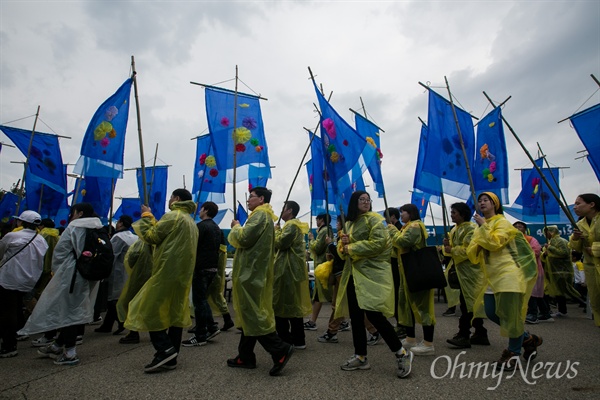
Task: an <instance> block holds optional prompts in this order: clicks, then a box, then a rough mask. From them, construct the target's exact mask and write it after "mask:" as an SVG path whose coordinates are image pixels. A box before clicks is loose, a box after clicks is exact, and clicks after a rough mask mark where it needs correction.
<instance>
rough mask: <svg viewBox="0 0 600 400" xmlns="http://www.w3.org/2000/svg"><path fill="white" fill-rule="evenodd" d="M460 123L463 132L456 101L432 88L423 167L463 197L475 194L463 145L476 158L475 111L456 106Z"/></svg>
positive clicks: (451, 192)
mask: <svg viewBox="0 0 600 400" xmlns="http://www.w3.org/2000/svg"><path fill="white" fill-rule="evenodd" d="M454 109H455V110H456V117H457V119H458V125H459V127H460V134H461V135H460V136H459V134H458V130H457V128H456V120H455V118H454V113H453V111H452V105H451V104H450V102H449V101H448V100H446V99H444V98H443V97H442V96H440V95H439V94H437V93H436V92H434V91H433V90H431V89H429V110H428V116H427V126H428V127H429V134H428V140H427V149H426V151H425V158H424V159H423V171H425V172H429V173H431V174H434V175H437V176H439V178H440V179H441V181H442V189H443V192H444V193H445V194H449V195H451V196H454V197H458V198H459V199H467V198H469V197H470V196H471V186H470V181H469V175H468V173H467V166H466V163H465V157H464V155H463V150H462V146H461V137H462V142H463V144H464V147H465V152H466V155H467V157H466V159H467V160H468V162H471V161H472V160H473V156H474V154H475V130H474V128H473V120H472V117H471V115H470V114H469V113H468V112H466V111H464V110H462V109H460V108H459V107H457V106H454Z"/></svg>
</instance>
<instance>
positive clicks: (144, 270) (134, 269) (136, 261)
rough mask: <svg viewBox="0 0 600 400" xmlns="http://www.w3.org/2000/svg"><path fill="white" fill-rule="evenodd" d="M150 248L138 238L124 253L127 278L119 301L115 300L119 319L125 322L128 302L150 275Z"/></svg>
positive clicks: (150, 246)
mask: <svg viewBox="0 0 600 400" xmlns="http://www.w3.org/2000/svg"><path fill="white" fill-rule="evenodd" d="M152 248H153V246H152V245H149V244H148V243H146V242H144V241H143V240H141V239H138V240H136V241H135V242H134V243H133V244H132V245H131V246H129V249H127V253H125V271H127V276H128V277H129V278H128V279H127V282H125V286H124V287H123V291H122V292H121V296H120V297H119V301H117V315H118V317H119V321H122V322H125V320H126V319H127V310H128V309H129V302H130V301H131V300H132V299H133V298H134V297H135V295H136V294H137V293H138V292H139V291H140V289H141V288H142V286H144V284H145V283H146V281H147V280H148V279H150V276H151V275H152Z"/></svg>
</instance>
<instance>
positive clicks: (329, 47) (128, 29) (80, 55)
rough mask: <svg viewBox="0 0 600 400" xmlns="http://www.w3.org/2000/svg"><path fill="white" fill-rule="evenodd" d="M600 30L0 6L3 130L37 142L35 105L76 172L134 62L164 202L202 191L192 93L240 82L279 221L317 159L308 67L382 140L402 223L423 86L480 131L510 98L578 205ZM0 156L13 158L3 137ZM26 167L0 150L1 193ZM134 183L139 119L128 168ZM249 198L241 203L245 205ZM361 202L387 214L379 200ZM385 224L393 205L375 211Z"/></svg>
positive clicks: (542, 20) (323, 14)
mask: <svg viewBox="0 0 600 400" xmlns="http://www.w3.org/2000/svg"><path fill="white" fill-rule="evenodd" d="M599 21H600V1H598V0H593V1H579V0H569V1H327V2H323V1H252V2H249V1H248V2H247V1H226V0H219V1H168V2H167V1H151V2H147V1H146V2H143V1H27V0H19V1H8V0H1V1H0V80H1V81H0V84H1V91H0V123H2V124H7V123H9V125H11V126H15V127H19V128H24V129H31V128H32V126H33V121H34V118H33V115H34V114H35V112H36V109H37V106H38V105H40V106H41V112H40V119H41V122H39V123H38V128H37V130H39V131H42V132H49V133H56V134H59V135H64V136H70V137H71V138H72V139H71V140H65V139H62V140H61V148H62V154H63V161H64V162H66V163H75V162H76V161H77V159H78V158H79V150H80V147H81V142H82V139H83V134H84V132H85V130H86V128H87V125H88V123H89V121H90V119H91V117H92V115H93V114H94V112H95V111H96V109H97V108H98V106H99V105H100V104H101V103H102V102H103V101H104V100H106V98H108V97H109V96H110V95H111V94H112V93H114V92H115V90H116V89H117V88H118V87H119V86H120V85H121V84H122V83H123V81H125V79H127V78H128V77H129V74H130V63H131V56H132V55H134V56H135V61H136V69H137V72H138V86H139V97H140V106H141V123H142V132H143V141H144V150H145V158H146V163H147V165H148V164H149V165H151V164H152V162H153V160H152V159H153V157H154V152H155V148H156V144H157V143H158V145H159V148H158V158H159V161H158V164H168V165H172V167H171V168H170V169H169V184H168V186H169V187H168V189H169V191H172V190H174V189H176V188H177V187H182V186H183V179H184V178H183V177H184V176H185V182H186V186H187V188H188V189H191V186H192V175H193V163H194V158H195V142H193V141H191V140H190V139H191V138H193V137H195V136H197V135H199V134H201V133H206V128H207V122H206V115H205V104H204V91H203V89H202V88H201V87H199V86H194V85H191V84H190V81H195V82H201V83H206V84H219V85H220V86H222V87H225V88H229V89H233V88H234V82H233V79H234V77H235V67H236V65H237V66H238V68H239V78H240V79H241V81H242V82H243V84H242V83H240V85H239V90H240V91H243V92H247V93H253V92H254V93H258V94H260V95H262V96H263V97H266V98H267V99H268V101H264V102H262V112H263V121H264V126H265V133H266V137H267V143H268V146H269V156H270V161H271V165H273V166H276V168H274V169H273V177H272V180H271V181H270V182H269V187H270V188H271V189H272V190H273V199H272V201H271V203H272V204H273V206H274V208H275V209H276V210H277V211H279V210H280V209H281V205H282V202H283V201H284V200H285V196H286V194H287V192H288V190H289V188H290V184H291V182H292V179H293V177H294V174H295V173H296V169H297V168H298V165H299V163H300V161H301V158H302V155H303V153H304V150H305V148H306V146H307V144H308V140H307V135H306V133H305V131H304V129H303V128H304V127H307V128H310V129H313V128H314V127H315V125H316V124H317V122H318V119H317V114H316V113H315V111H314V107H313V103H316V102H317V100H316V97H315V94H314V90H313V87H312V85H311V82H310V80H309V73H308V68H307V67H309V66H310V67H311V69H312V71H313V73H314V74H315V75H316V81H317V83H319V84H322V85H323V88H324V90H325V93H326V95H329V93H331V92H333V96H332V98H331V104H332V105H333V107H335V108H336V109H337V110H338V112H339V113H340V114H341V115H342V116H343V117H344V118H345V119H346V120H347V121H349V122H350V123H351V124H352V125H353V124H354V123H353V116H352V113H351V112H350V111H349V110H348V109H349V108H352V109H354V110H356V111H361V103H360V98H362V100H363V102H364V104H365V108H366V111H367V113H368V115H369V118H370V119H371V120H373V121H374V122H375V123H376V124H377V125H378V126H380V127H381V128H382V129H384V130H385V133H384V134H382V139H381V143H382V144H381V146H382V151H383V154H384V158H383V172H384V182H385V184H386V192H387V198H388V204H389V205H390V206H392V205H393V206H400V205H402V204H404V203H407V202H409V201H410V193H409V190H410V189H411V188H412V183H413V177H414V168H415V163H416V158H417V149H418V140H419V133H420V122H419V120H418V117H421V118H422V119H423V120H426V119H427V93H426V90H425V89H424V88H423V87H421V86H420V85H419V84H418V82H419V81H421V82H423V83H428V82H429V83H430V85H431V87H433V88H434V89H435V90H436V91H437V92H438V93H440V94H442V95H444V96H445V97H447V91H446V88H445V87H444V76H446V77H447V78H448V81H449V83H450V88H451V90H452V93H453V95H454V96H455V98H456V101H458V103H459V105H460V106H461V107H462V108H464V109H465V110H467V111H469V112H470V113H471V114H472V115H475V116H477V117H480V118H481V117H483V116H484V115H485V114H486V113H487V112H489V111H490V105H489V103H488V102H487V100H486V99H485V97H484V96H483V94H482V92H483V91H485V92H486V93H487V94H488V95H489V96H490V97H491V98H492V99H493V100H494V101H496V102H498V103H499V102H502V101H504V100H505V99H506V98H507V97H509V96H512V98H511V99H510V100H509V101H508V103H507V104H506V106H505V107H504V110H503V115H504V117H505V118H506V119H507V120H508V122H509V123H510V124H511V126H512V127H513V128H514V130H515V131H516V133H517V134H518V135H519V137H520V138H521V140H522V141H523V142H524V144H525V146H526V147H527V148H528V149H529V151H530V152H531V153H532V154H534V156H535V154H536V153H537V145H536V143H539V144H540V146H541V147H542V149H543V151H544V153H545V154H546V155H547V159H548V161H549V162H550V164H551V165H553V166H560V167H567V169H563V170H561V186H562V189H563V192H564V194H565V196H566V198H567V199H568V200H569V202H573V201H574V199H575V197H576V196H577V194H578V193H583V192H594V193H598V192H600V186H599V183H598V179H597V178H596V177H595V175H594V173H593V171H592V169H591V167H590V165H589V163H588V162H587V160H584V159H583V160H575V158H576V157H577V156H578V154H577V152H578V151H580V150H583V149H584V147H583V145H582V144H581V142H580V141H579V138H578V137H577V134H576V133H575V131H574V130H573V128H572V127H571V126H570V124H569V122H568V121H566V122H563V123H561V124H558V123H557V122H558V121H559V120H561V119H563V118H566V117H568V116H570V115H572V114H573V113H575V112H577V111H579V110H581V109H584V108H587V107H590V106H592V105H594V104H597V103H599V102H600V92H598V85H596V83H595V82H594V81H593V80H592V79H591V77H590V74H594V75H595V76H596V77H597V78H600V22H599ZM221 82H224V83H221ZM244 84H245V85H247V86H244ZM133 104H134V102H133V91H132V105H133ZM25 117H29V118H25ZM23 118H25V119H23ZM17 120H18V121H17ZM12 121H16V122H12ZM506 135H507V139H506V141H507V146H508V151H509V164H510V166H511V174H510V191H509V195H510V199H511V203H512V202H513V201H514V199H515V198H516V197H517V195H518V194H519V190H520V173H519V171H516V170H514V169H515V168H526V167H530V166H531V164H530V163H529V161H528V158H527V157H526V155H525V153H524V152H523V150H522V149H521V148H520V146H519V145H518V143H517V142H516V140H515V139H514V138H513V137H512V135H511V134H510V132H509V131H508V130H506ZM0 141H2V142H7V143H10V140H9V139H8V138H7V137H6V136H4V135H3V134H0ZM23 160H24V157H23V156H22V155H21V154H20V152H19V151H18V150H17V149H13V148H8V147H4V148H3V149H2V153H1V154H0V188H2V189H6V190H8V189H10V187H11V186H12V184H13V183H15V182H16V181H17V180H18V179H20V178H21V175H22V166H21V165H20V164H11V163H10V161H23ZM139 166H140V155H139V144H138V137H137V125H136V117H135V107H131V108H130V119H129V126H128V129H127V137H126V145H125V168H135V167H139ZM71 171H72V167H70V168H69V172H71ZM365 182H366V183H367V184H370V178H369V177H368V174H367V175H365ZM69 184H70V188H72V186H73V182H72V180H70V181H69ZM246 188H247V183H246V182H245V183H243V184H240V185H239V186H238V199H240V196H241V197H242V199H243V192H244V191H245V189H246ZM228 190H229V189H228ZM367 190H368V191H370V192H371V193H372V197H376V193H374V190H373V187H372V185H371V187H370V188H368V189H367ZM116 196H123V197H135V196H137V188H136V184H135V173H134V172H133V171H130V172H126V173H125V179H123V180H120V181H119V182H118V183H117V186H116ZM309 198H310V197H309V192H308V184H307V176H306V173H305V170H304V169H302V171H301V173H300V175H299V177H298V180H297V182H296V185H295V186H294V189H293V191H292V195H291V199H293V200H296V201H298V202H299V203H300V205H301V213H304V212H307V211H308V205H309ZM226 201H227V203H225V204H224V205H222V206H226V207H232V201H233V199H232V196H231V191H230V190H229V192H228V193H227V194H226ZM118 204H119V201H116V204H115V207H116V206H118ZM436 207H437V206H436ZM374 209H378V210H380V209H383V201H382V200H379V199H376V200H375V202H374ZM437 209H438V210H439V207H438V208H437ZM434 213H436V214H437V213H438V212H437V211H435V210H434ZM429 222H430V220H429V219H428V220H427V223H429Z"/></svg>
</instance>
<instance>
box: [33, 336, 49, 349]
mask: <svg viewBox="0 0 600 400" xmlns="http://www.w3.org/2000/svg"><path fill="white" fill-rule="evenodd" d="M52 342H54V339H46V336H42V337H40V338H37V339H35V340H32V341H31V345H32V346H33V347H45V346H48V345H49V344H50V343H52Z"/></svg>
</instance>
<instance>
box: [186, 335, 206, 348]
mask: <svg viewBox="0 0 600 400" xmlns="http://www.w3.org/2000/svg"><path fill="white" fill-rule="evenodd" d="M206 343H207V342H206V335H202V336H192V337H191V338H189V339H188V340H184V341H183V342H181V345H182V346H183V347H194V346H204V345H205V344H206Z"/></svg>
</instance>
